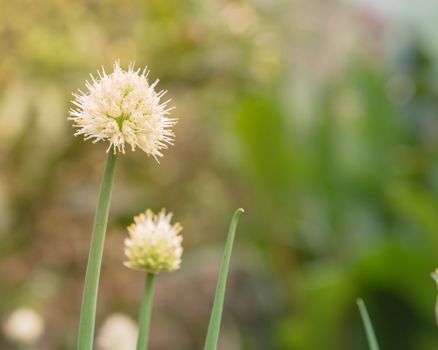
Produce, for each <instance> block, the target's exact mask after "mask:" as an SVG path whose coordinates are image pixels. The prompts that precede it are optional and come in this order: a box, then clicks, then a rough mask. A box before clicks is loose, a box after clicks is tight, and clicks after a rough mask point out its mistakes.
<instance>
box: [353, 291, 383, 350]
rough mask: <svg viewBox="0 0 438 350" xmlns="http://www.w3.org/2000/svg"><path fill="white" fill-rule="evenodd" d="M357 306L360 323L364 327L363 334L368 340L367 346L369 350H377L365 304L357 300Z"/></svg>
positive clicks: (377, 346) (377, 345)
mask: <svg viewBox="0 0 438 350" xmlns="http://www.w3.org/2000/svg"><path fill="white" fill-rule="evenodd" d="M356 302H357V306H358V307H359V311H360V315H361V317H362V322H363V324H364V327H365V332H366V334H367V338H368V344H369V346H370V349H371V350H379V344H378V343H377V338H376V335H375V333H374V329H373V325H372V323H371V319H370V316H369V315H368V311H367V308H366V306H365V303H364V302H363V300H362V299H361V298H359V299H357V301H356Z"/></svg>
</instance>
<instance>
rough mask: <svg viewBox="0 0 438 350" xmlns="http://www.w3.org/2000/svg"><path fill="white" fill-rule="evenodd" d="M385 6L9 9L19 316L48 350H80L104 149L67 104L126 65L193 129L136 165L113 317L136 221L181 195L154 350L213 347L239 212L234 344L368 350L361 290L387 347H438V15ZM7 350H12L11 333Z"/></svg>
mask: <svg viewBox="0 0 438 350" xmlns="http://www.w3.org/2000/svg"><path fill="white" fill-rule="evenodd" d="M384 4H386V2H381V3H379V4H378V3H376V2H374V5H372V4H371V2H366V1H358V2H356V3H354V4H351V5H346V4H341V3H340V2H337V1H323V0H310V1H304V0H298V1H294V2H288V1H279V2H268V1H253V2H251V1H219V0H215V1H200V0H192V1H188V2H180V1H166V2H162V1H158V0H153V1H147V2H146V1H127V0H125V1H114V0H110V1H106V2H96V1H84V0H83V1H75V2H71V1H66V0H57V1H55V0H49V1H44V2H31V1H25V0H19V1H12V2H2V4H1V5H2V11H1V12H0V50H1V52H2V53H3V55H1V57H0V141H1V142H0V163H1V168H0V169H1V171H0V259H1V263H0V317H1V319H4V318H5V317H6V316H7V315H8V314H9V313H10V312H11V311H12V310H14V309H15V308H17V307H19V306H22V305H29V306H32V307H34V308H36V309H37V310H38V311H39V312H40V313H41V314H42V315H43V316H44V317H45V319H46V322H47V330H46V333H45V335H44V337H43V339H42V340H41V344H40V345H39V346H40V348H41V349H65V348H71V344H74V334H75V332H76V322H77V319H78V316H79V306H80V291H81V286H82V282H83V274H84V271H85V262H86V255H87V251H88V241H89V239H90V234H89V233H90V232H91V224H92V214H93V212H94V207H95V202H96V198H97V189H98V184H99V178H100V174H101V172H102V168H103V162H104V159H105V155H104V151H105V145H103V144H102V145H92V144H91V143H89V142H88V143H84V142H83V141H82V140H80V139H75V138H74V137H73V136H72V128H71V126H70V125H69V123H68V121H67V120H66V115H67V111H68V109H69V108H70V104H69V100H70V99H71V92H73V91H75V90H76V89H77V88H80V87H82V85H83V81H84V79H87V77H88V74H89V73H90V72H95V71H96V69H98V68H99V67H100V66H101V65H104V66H105V67H107V68H108V69H109V67H110V65H111V64H112V63H113V61H114V60H115V59H117V58H120V59H121V62H122V63H123V64H125V65H127V64H128V63H129V62H130V61H131V60H135V61H136V64H137V65H139V66H142V65H148V67H149V68H150V69H151V78H152V79H154V78H157V77H159V78H160V79H161V83H160V88H163V89H167V90H169V97H171V98H172V99H173V105H174V106H176V110H175V116H177V117H179V118H180V123H179V124H178V126H177V130H176V133H177V139H176V145H175V147H174V148H172V149H170V150H168V151H167V152H166V155H165V157H164V158H163V160H162V162H161V164H160V165H158V164H156V163H155V162H154V161H153V160H151V159H147V158H146V157H145V155H144V154H140V153H138V152H137V153H134V154H127V155H126V156H124V157H122V158H121V159H120V164H119V165H120V167H119V169H120V172H119V173H118V175H117V178H116V181H115V190H114V197H113V198H114V200H113V205H112V209H111V215H110V220H111V222H110V226H109V235H108V241H107V244H106V249H105V255H104V266H103V271H102V286H101V291H102V293H101V299H100V301H99V306H98V326H99V324H101V323H102V321H103V320H104V319H105V318H106V317H107V316H108V315H109V314H110V313H112V312H114V311H122V312H125V313H128V314H130V315H131V316H134V317H135V315H136V314H137V305H136V304H135V302H134V301H135V300H139V298H140V295H141V292H142V282H141V281H138V280H137V278H136V275H135V274H133V273H131V272H130V271H128V270H126V269H124V268H123V267H122V265H121V262H122V260H123V251H122V240H123V238H124V235H125V226H126V225H127V224H128V223H129V221H130V218H131V217H132V215H133V213H137V212H140V211H142V210H144V209H145V208H146V207H152V208H154V209H159V208H160V207H162V206H165V207H167V208H168V209H169V210H171V211H173V212H174V213H175V216H176V218H177V219H178V221H180V222H181V223H182V224H183V225H184V227H185V230H184V245H185V258H184V263H183V268H182V270H181V272H179V273H178V274H175V276H173V275H172V276H167V277H166V276H163V279H160V281H159V282H158V283H157V293H156V295H157V309H156V310H157V315H161V316H160V317H158V319H157V320H156V321H154V322H156V323H155V324H153V325H152V330H151V348H153V349H169V348H175V349H195V348H201V347H202V342H203V339H204V338H203V335H204V334H205V331H206V328H207V324H208V314H209V306H210V305H211V300H212V298H213V295H212V293H211V291H212V290H213V288H212V286H214V284H215V276H216V273H217V269H218V264H219V261H220V260H219V259H218V256H219V255H218V254H220V251H221V247H222V244H223V242H222V238H223V232H224V231H225V230H226V225H227V222H228V213H229V212H230V211H231V210H232V209H233V208H235V207H240V206H242V207H244V208H245V209H247V215H245V217H244V218H243V219H242V223H241V225H240V232H241V233H240V238H241V239H240V241H239V245H237V246H236V251H235V252H236V255H235V257H236V260H235V264H234V266H235V267H234V269H233V270H232V271H230V283H229V289H228V291H227V301H226V305H225V307H226V308H227V312H226V314H227V315H228V316H227V317H226V318H225V319H224V322H223V333H222V334H221V340H220V348H223V349H227V350H229V349H231V350H232V349H297V350H313V349H320V348H323V349H328V350H330V349H336V350H339V349H366V342H365V339H363V332H362V325H361V322H360V319H359V317H358V315H357V311H356V307H355V299H356V297H357V296H359V295H360V296H362V297H364V298H365V299H366V300H367V305H368V306H369V308H370V309H372V310H373V324H374V327H375V329H376V332H378V334H379V342H380V345H381V346H382V349H391V348H396V349H400V350H403V349H415V350H429V349H436V348H437V345H438V338H437V337H436V327H435V323H434V317H433V310H434V301H435V290H434V286H433V282H432V281H431V280H430V278H429V273H430V271H432V270H433V269H434V268H435V267H436V265H437V259H436V251H437V248H438V247H437V245H438V238H437V237H438V236H437V232H438V231H437V230H438V219H437V218H438V216H437V215H436V213H437V211H438V201H437V198H438V180H437V179H438V176H437V174H438V172H437V169H438V167H437V164H438V162H437V160H438V159H437V158H438V153H437V149H438V119H437V115H438V113H437V111H438V99H437V97H438V84H437V82H438V77H437V72H438V70H437V64H436V62H438V60H437V55H438V54H437V52H438V49H437V47H438V46H437V44H436V40H435V37H434V35H432V34H431V33H436V21H435V19H434V17H433V15H431V14H433V13H436V8H434V7H433V6H435V5H433V4H431V2H428V1H419V2H415V6H414V7H411V5H408V4H404V5H403V6H402V5H401V6H400V7H399V8H397V9H392V8H391V6H389V5H387V6H386V5H384ZM388 4H389V3H388ZM434 10H435V12H434ZM200 262H201V263H200ZM175 291H177V293H178V298H176V299H175V293H176V292H175ZM170 332H172V337H168V336H167V335H168V334H169V333H170ZM316 335H317V336H316ZM0 347H1V348H2V349H13V345H11V344H9V343H8V341H7V340H6V339H5V338H4V335H1V336H0Z"/></svg>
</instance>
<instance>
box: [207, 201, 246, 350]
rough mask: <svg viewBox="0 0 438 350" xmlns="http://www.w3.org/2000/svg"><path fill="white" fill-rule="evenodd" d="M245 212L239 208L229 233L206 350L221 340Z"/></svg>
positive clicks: (212, 348)
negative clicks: (233, 259)
mask: <svg viewBox="0 0 438 350" xmlns="http://www.w3.org/2000/svg"><path fill="white" fill-rule="evenodd" d="M243 212H244V210H243V209H242V208H239V209H237V210H236V212H235V213H234V215H233V218H232V219H231V224H230V229H229V231H228V237H227V242H226V244H225V251H224V257H223V259H222V263H221V267H220V270H219V276H218V281H217V286H216V293H215V296H214V302H213V308H212V310H211V315H210V323H209V325H208V331H207V338H206V339H205V345H204V350H216V348H217V343H218V339H219V331H220V326H221V319H222V309H223V306H224V299H225V288H226V286H227V277H228V270H229V267H230V259H231V251H232V249H233V243H234V237H235V235H236V227H237V222H238V221H239V217H240V214H241V213H243Z"/></svg>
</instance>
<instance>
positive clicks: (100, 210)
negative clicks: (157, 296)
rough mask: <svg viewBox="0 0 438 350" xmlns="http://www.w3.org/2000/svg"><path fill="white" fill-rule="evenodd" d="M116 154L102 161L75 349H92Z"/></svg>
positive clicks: (110, 153)
mask: <svg viewBox="0 0 438 350" xmlns="http://www.w3.org/2000/svg"><path fill="white" fill-rule="evenodd" d="M116 158H117V157H116V155H115V154H114V153H113V152H112V150H110V151H109V152H108V158H107V161H106V165H105V171H104V174H103V178H102V183H101V185H100V192H99V199H98V202H97V208H96V215H95V217H94V225H93V233H92V236H91V245H90V253H89V256H88V264H87V272H86V275H85V283H84V291H83V295H82V306H81V316H80V321H79V335H78V347H77V349H78V350H92V349H93V337H94V324H95V320H96V303H97V292H98V287H99V277H100V266H101V264H102V254H103V247H104V243H105V231H106V226H107V222H108V212H109V206H110V200H111V188H112V184H113V179H114V172H115V165H116Z"/></svg>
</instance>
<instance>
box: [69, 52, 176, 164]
mask: <svg viewBox="0 0 438 350" xmlns="http://www.w3.org/2000/svg"><path fill="white" fill-rule="evenodd" d="M148 73H149V72H148V70H147V69H146V68H144V69H143V70H141V69H137V70H135V69H134V65H133V64H131V65H130V66H129V68H128V70H127V71H124V70H122V68H121V67H120V63H119V61H117V62H116V63H115V64H114V71H113V72H112V73H111V74H106V73H105V70H104V69H103V68H102V71H101V72H98V79H95V78H94V77H93V76H92V75H91V80H92V82H91V83H90V82H88V81H87V82H86V87H87V90H88V91H87V92H85V93H84V92H82V91H80V90H79V93H76V94H73V95H74V97H75V99H74V101H73V104H74V105H75V106H76V107H75V108H72V109H71V110H70V118H69V119H71V120H72V121H73V124H74V127H75V128H77V132H76V134H75V135H84V138H85V139H93V140H94V142H98V141H101V140H106V141H108V142H109V147H108V150H110V149H111V148H113V151H114V153H116V152H122V153H124V152H125V144H128V145H130V147H131V149H132V150H133V151H134V150H135V149H136V147H138V148H140V149H141V150H143V151H144V152H146V153H147V154H148V155H149V156H153V157H154V158H155V159H157V157H161V156H162V155H163V154H162V153H161V150H162V149H165V148H167V146H168V145H172V144H173V140H174V133H173V131H172V129H171V128H172V126H173V125H175V124H176V119H175V118H169V117H168V116H167V115H168V114H169V111H170V109H169V108H167V104H168V102H169V101H165V102H160V99H161V97H162V96H163V95H164V94H165V91H161V92H158V93H157V92H156V91H155V87H156V85H157V84H158V80H157V81H155V82H154V83H153V84H149V82H148V79H147V76H148Z"/></svg>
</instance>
